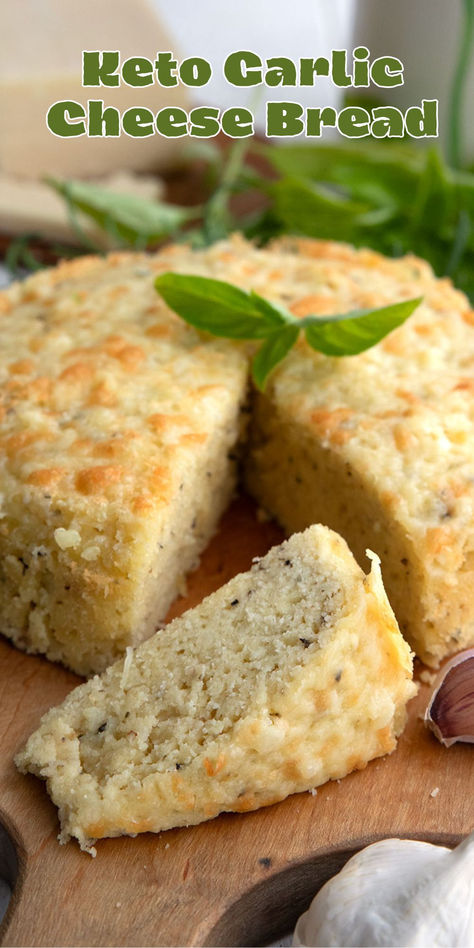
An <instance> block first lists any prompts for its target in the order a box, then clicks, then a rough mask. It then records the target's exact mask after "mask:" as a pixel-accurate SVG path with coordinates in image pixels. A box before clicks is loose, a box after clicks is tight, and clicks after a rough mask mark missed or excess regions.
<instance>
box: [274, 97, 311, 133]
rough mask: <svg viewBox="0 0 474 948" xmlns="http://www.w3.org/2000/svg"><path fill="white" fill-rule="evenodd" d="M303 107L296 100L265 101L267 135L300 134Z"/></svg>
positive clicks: (302, 128)
mask: <svg viewBox="0 0 474 948" xmlns="http://www.w3.org/2000/svg"><path fill="white" fill-rule="evenodd" d="M302 115H304V109H303V106H302V105H299V104H298V102H267V135H268V136H269V137H271V136H275V137H283V136H290V135H301V132H303V131H304V124H303V122H302V120H301V116H302Z"/></svg>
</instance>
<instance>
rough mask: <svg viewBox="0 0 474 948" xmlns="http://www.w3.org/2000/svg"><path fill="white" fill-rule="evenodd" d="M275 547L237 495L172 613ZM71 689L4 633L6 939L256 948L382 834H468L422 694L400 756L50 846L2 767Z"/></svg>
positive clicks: (19, 784) (454, 759) (468, 753)
mask: <svg viewBox="0 0 474 948" xmlns="http://www.w3.org/2000/svg"><path fill="white" fill-rule="evenodd" d="M280 539H281V534H280V532H279V530H278V528H277V527H276V526H275V525H274V524H272V523H265V522H259V521H258V519H257V517H256V512H255V509H254V508H253V506H252V505H251V503H250V502H249V501H248V500H246V499H241V500H240V501H237V502H236V503H235V504H234V505H233V507H232V508H231V509H230V511H228V513H227V514H226V516H225V517H224V520H223V522H222V525H221V529H220V531H219V533H218V535H217V536H216V537H215V539H214V540H213V542H212V543H211V545H210V547H209V549H208V550H207V551H206V553H205V555H204V557H203V559H202V562H201V566H200V568H199V570H198V571H197V572H196V573H194V574H193V575H192V576H191V577H190V580H189V583H188V595H187V596H186V598H184V599H180V600H179V601H178V602H177V603H175V605H174V607H173V608H172V610H171V615H172V616H174V615H177V614H179V613H180V612H182V611H183V610H184V609H185V608H188V607H189V606H190V605H194V604H195V603H197V602H198V601H199V600H200V599H201V598H202V597H203V596H204V595H206V594H207V593H209V592H211V591H212V590H213V589H215V588H217V587H218V586H220V585H222V583H224V582H226V581H227V579H229V578H230V577H231V576H232V575H234V574H235V573H237V572H239V571H241V570H243V569H247V568H248V567H249V566H250V563H251V560H252V557H253V556H256V555H261V554H263V553H265V552H266V550H267V549H268V548H269V547H270V546H271V545H272V544H273V543H276V542H279V540H280ZM78 681H79V679H78V678H77V677H76V676H75V675H73V674H71V673H69V672H67V671H65V670H64V669H63V668H61V667H60V666H59V665H54V664H51V663H49V662H47V661H45V660H44V659H42V658H39V657H35V656H27V655H24V654H22V653H21V652H19V651H17V650H16V649H14V648H12V647H11V645H10V644H9V643H8V642H7V641H6V640H5V639H1V640H0V742H1V743H0V747H1V754H0V788H1V792H0V822H1V823H2V824H3V827H4V828H5V830H6V833H5V832H4V833H2V832H1V831H0V852H1V853H2V854H3V864H2V865H1V867H0V868H1V869H3V871H4V872H5V873H7V875H8V874H9V876H10V878H11V881H12V882H14V883H15V884H14V893H13V897H12V900H11V903H10V907H9V910H8V912H7V916H6V918H5V920H4V924H3V928H2V936H3V940H2V944H3V945H10V946H14V945H23V946H29V945H32V946H33V945H34V946H40V945H48V946H57V945H68V946H69V945H81V946H82V945H94V946H96V945H97V946H102V945H130V946H132V945H143V946H145V945H146V946H148V945H202V946H204V945H261V944H263V943H265V941H268V940H270V939H272V938H275V937H278V936H279V935H281V934H282V933H284V932H285V931H286V930H289V929H290V928H291V927H292V926H293V924H294V922H295V920H296V918H297V916H298V915H299V913H300V912H301V911H303V910H304V909H305V908H306V907H307V905H308V903H309V901H310V899H311V898H312V896H313V895H314V892H315V891H316V890H317V889H318V887H319V886H320V885H321V884H322V882H324V881H325V880H326V879H327V878H329V876H330V875H332V874H333V873H334V872H336V871H337V870H338V869H339V868H340V866H341V865H342V864H343V863H344V862H345V860H346V859H347V858H348V856H349V855H351V854H352V852H354V851H355V850H356V849H359V848H360V847H361V846H363V845H366V844H367V843H369V842H373V841H374V840H376V839H379V838H382V837H385V836H403V837H416V838H419V839H425V840H429V841H432V842H441V843H444V844H445V845H454V843H456V842H457V841H458V840H459V839H460V838H461V836H463V835H464V834H466V833H467V832H468V831H469V830H470V829H472V827H473V826H474V747H473V746H470V745H455V746H454V747H452V748H450V749H449V750H446V749H445V748H443V747H442V746H441V745H440V744H439V743H438V742H437V741H436V740H435V738H434V737H433V736H432V735H431V734H430V733H429V732H428V731H426V729H425V727H424V725H423V723H422V721H421V720H420V713H421V712H422V711H423V710H424V708H425V706H426V703H427V700H428V695H429V692H430V689H429V687H428V686H426V685H422V687H421V689H420V693H419V695H418V697H417V698H416V699H414V700H413V701H412V702H411V706H410V720H409V724H408V727H407V728H406V730H405V733H404V734H403V736H402V737H401V739H400V742H399V747H398V749H397V751H396V752H395V753H394V754H392V755H391V756H390V757H387V758H384V759H380V760H376V761H373V762H372V763H371V764H369V765H368V767H367V768H366V770H364V771H362V772H357V773H354V774H352V775H350V776H349V777H346V778H345V779H344V780H342V781H340V782H339V781H338V782H334V783H330V784H326V785H325V786H323V787H320V788H319V789H318V792H317V794H316V795H315V796H313V795H311V794H310V793H303V794H298V795H296V796H293V797H290V798H289V799H287V800H285V801H284V802H282V803H279V804H277V805H275V806H272V807H268V808H266V809H264V810H259V811H257V812H254V813H249V814H245V815H240V814H235V815H233V814H225V815H222V816H220V817H218V818H217V819H215V820H212V821H211V822H209V823H203V824H201V825H200V826H195V827H191V828H189V829H179V830H170V831H168V832H166V833H161V834H159V835H152V834H146V835H143V836H140V837H137V838H136V839H130V838H121V839H110V840H103V841H100V842H99V843H98V844H97V858H96V859H91V857H90V856H89V855H87V854H85V853H82V852H80V850H79V847H78V846H77V844H76V843H74V842H71V843H68V844H67V845H66V846H59V845H58V842H57V839H56V836H57V833H58V820H57V812H56V808H55V807H54V806H53V804H52V803H51V802H50V800H49V798H48V796H47V794H46V790H45V787H44V784H43V783H42V782H41V781H39V780H37V779H36V778H34V777H30V776H28V777H25V776H22V775H21V774H19V773H18V772H17V771H16V769H15V766H14V764H13V755H14V754H15V753H16V751H17V750H18V749H19V748H20V747H21V746H22V745H23V743H24V741H25V740H26V738H27V737H28V736H29V734H30V733H31V731H32V730H34V729H35V728H36V727H37V725H38V723H39V719H40V716H41V715H42V714H43V713H44V712H45V711H46V710H47V709H48V708H49V707H50V706H51V705H53V704H57V703H58V702H59V701H61V700H62V699H63V698H64V697H65V695H66V694H67V693H68V692H69V691H70V690H71V688H73V687H74V686H75V685H76V684H77V683H78ZM435 788H439V791H438V793H437V794H436V795H435V796H432V795H431V794H432V791H433V790H434V789H435ZM12 844H13V845H12Z"/></svg>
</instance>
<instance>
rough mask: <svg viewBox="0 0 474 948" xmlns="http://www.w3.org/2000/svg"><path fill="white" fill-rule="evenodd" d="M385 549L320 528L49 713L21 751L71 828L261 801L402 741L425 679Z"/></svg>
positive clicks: (152, 823) (190, 814)
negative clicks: (399, 612) (370, 548)
mask: <svg viewBox="0 0 474 948" xmlns="http://www.w3.org/2000/svg"><path fill="white" fill-rule="evenodd" d="M373 559H374V562H373V563H372V571H371V573H370V575H369V576H365V575H364V573H363V572H362V570H361V569H360V567H359V566H358V565H357V564H356V562H355V560H354V559H353V557H352V554H351V553H350V552H349V549H348V547H347V545H346V543H345V542H344V540H342V539H341V538H340V537H338V536H337V534H335V533H333V532H332V531H330V530H329V529H328V528H326V527H322V526H313V527H310V528H309V529H308V530H306V531H305V532H304V533H302V534H296V535H294V536H293V537H291V538H290V539H289V540H287V541H285V542H284V543H283V544H282V545H281V546H278V547H274V548H273V549H272V550H271V551H270V552H269V553H268V554H267V555H266V556H265V557H264V558H263V559H260V560H258V561H256V562H255V563H254V565H253V567H252V569H251V570H250V571H249V572H248V573H243V574H241V575H239V576H236V577H235V578H234V579H232V580H231V581H230V582H229V583H227V584H226V585H225V586H223V587H222V588H221V589H219V590H218V591H217V592H215V593H213V594H212V595H211V596H209V597H208V598H207V599H205V600H204V601H203V602H202V603H201V604H200V605H199V606H197V607H196V608H194V609H191V610H190V611H189V612H187V613H185V614H184V615H183V616H181V617H180V618H178V619H175V620H174V621H173V622H171V623H170V624H169V625H168V626H167V627H166V628H164V629H163V630H162V631H161V632H159V633H157V634H156V635H154V636H153V637H152V638H151V639H149V640H148V641H147V642H145V643H143V645H141V646H140V647H139V648H138V649H136V651H133V650H132V649H130V650H129V651H128V652H127V655H126V657H125V659H122V660H121V661H119V662H117V663H116V664H115V665H113V666H112V667H110V668H109V669H107V671H106V672H104V673H103V675H101V676H100V677H95V678H93V679H91V680H90V681H89V682H87V683H86V684H84V685H81V686H79V687H78V688H76V689H75V690H74V691H73V692H72V693H71V694H70V695H69V696H68V697H67V698H66V700H65V702H64V703H63V704H62V705H61V706H60V707H59V708H53V709H52V710H51V711H49V712H48V713H47V714H46V715H45V716H44V717H43V719H42V722H41V725H40V727H39V729H38V730H37V731H36V732H35V733H34V734H33V735H32V736H31V737H30V739H29V741H28V743H27V745H26V747H25V749H24V750H22V751H21V753H20V754H19V755H18V757H17V764H18V766H19V768H20V769H21V770H22V771H31V772H32V773H35V774H37V775H38V776H40V777H43V778H45V779H46V780H47V785H48V790H49V793H50V795H51V797H52V799H53V801H54V802H55V803H56V805H57V806H58V807H59V815H60V819H61V826H62V833H61V839H62V841H63V842H64V841H66V840H67V839H68V838H69V837H70V836H75V837H77V839H78V840H79V842H80V844H81V846H82V848H84V849H89V850H90V848H91V846H92V844H93V842H94V840H95V839H97V838H101V837H104V836H118V835H121V834H135V833H143V832H147V831H150V830H151V831H153V832H158V831H160V830H164V829H168V828H170V827H174V826H183V825H190V824H195V823H199V822H201V821H203V820H207V819H210V818H212V817H214V816H217V814H218V813H220V812H222V811H237V812H243V811H246V810H253V809H256V808H258V807H261V806H267V805H269V804H272V803H275V802H276V801H278V800H282V799H283V798H284V797H286V796H288V794H290V793H295V792H297V791H301V790H308V789H309V788H312V787H315V786H317V785H318V784H321V783H323V782H324V781H326V780H330V779H336V778H339V777H343V776H344V775H345V774H347V773H349V772H350V771H352V770H354V769H361V768H363V767H365V765H366V764H367V762H368V761H369V760H371V759H372V758H374V757H378V756H381V755H383V754H386V753H389V752H390V751H392V750H393V749H394V747H395V742H396V737H397V735H398V734H399V733H400V732H401V730H402V729H403V726H404V723H405V718H406V711H405V705H406V703H407V701H408V699H409V698H410V697H411V696H412V695H413V694H414V693H415V690H416V689H415V685H414V684H413V681H412V661H411V653H410V649H409V647H408V645H407V644H406V642H405V641H404V640H403V638H402V636H401V635H400V632H399V630H398V627H397V623H396V620H395V617H394V615H393V613H392V610H391V608H390V606H389V603H388V600H387V598H386V596H385V592H384V588H383V585H382V580H381V576H380V570H379V566H378V562H377V560H376V558H375V557H374V558H373Z"/></svg>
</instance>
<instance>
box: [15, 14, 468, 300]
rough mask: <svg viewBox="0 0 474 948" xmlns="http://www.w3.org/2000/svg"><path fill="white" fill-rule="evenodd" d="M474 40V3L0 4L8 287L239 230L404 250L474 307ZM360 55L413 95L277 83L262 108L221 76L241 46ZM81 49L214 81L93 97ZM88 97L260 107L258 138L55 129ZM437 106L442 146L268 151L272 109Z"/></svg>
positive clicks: (123, 104)
mask: <svg viewBox="0 0 474 948" xmlns="http://www.w3.org/2000/svg"><path fill="white" fill-rule="evenodd" d="M473 44H474V0H449V3H448V2H446V0H397V3H396V4H395V3H393V2H392V0H293V2H292V3H291V4H288V2H287V0H273V2H272V3H271V4H269V3H268V0H239V2H238V3H237V2H235V3H232V2H227V3H225V4H223V3H222V2H221V0H200V2H199V3H196V2H195V0H174V2H173V3H169V2H167V0H114V2H113V4H111V3H110V0H82V2H81V3H80V4H79V3H77V2H76V0H2V4H1V7H0V118H1V136H0V254H1V255H2V257H3V260H4V266H3V270H2V271H0V279H3V280H5V279H7V278H9V277H10V275H11V274H12V273H13V274H14V275H16V276H21V275H23V274H24V273H25V272H26V271H28V270H29V269H34V268H35V267H37V266H41V265H44V264H45V263H51V262H54V260H55V259H57V257H58V256H61V255H68V254H69V255H70V254H72V253H73V252H79V251H81V250H82V252H83V251H84V250H85V249H87V250H89V251H90V250H91V249H92V250H99V251H100V250H103V249H104V248H106V247H110V246H122V245H124V244H125V245H132V246H136V247H148V248H151V247H154V246H156V245H157V244H159V243H160V241H161V240H164V239H188V240H191V241H192V242H193V243H195V244H196V245H199V244H200V243H201V244H202V243H209V242H210V241H211V240H215V239H219V238H221V237H225V236H226V234H227V233H229V232H230V231H231V230H232V229H235V228H236V227H238V228H239V229H242V230H243V231H244V232H245V233H246V234H247V235H248V236H250V237H252V238H254V239H257V240H258V241H260V242H263V241H265V240H268V239H270V238H271V237H272V236H274V235H275V234H278V233H280V232H281V231H282V230H287V231H288V230H291V231H293V232H299V233H302V234H307V235H309V236H316V237H325V238H328V237H333V238H334V239H340V240H349V241H350V242H352V243H355V244H361V243H364V244H368V245H370V246H373V247H375V248H376V249H380V250H382V251H383V252H385V253H389V254H400V253H404V252H406V251H408V250H413V251H414V252H416V253H418V254H420V255H422V256H425V257H426V258H427V259H428V260H429V261H430V262H431V263H432V265H433V266H434V268H435V270H436V272H437V273H439V274H447V275H450V276H452V277H453V278H454V279H455V280H456V282H458V283H459V285H460V286H462V287H463V288H465V289H466V290H467V291H468V292H469V293H470V294H471V296H474V277H471V276H470V274H471V273H472V272H474V266H473V264H474V234H473V229H474V228H473V223H472V222H474V184H473V182H474V176H473V175H472V167H473V165H474V123H473V122H472V110H473V104H474V95H473V93H474V61H473V60H474V57H473V56H472V51H473ZM357 45H365V46H367V47H368V48H369V50H370V53H371V58H372V59H373V58H375V57H377V56H380V55H394V56H397V57H398V58H400V59H401V60H402V62H403V63H404V67H405V69H404V85H403V86H401V87H398V88H394V89H388V90H384V89H379V88H369V89H367V90H360V89H348V90H344V89H338V88H336V87H335V86H333V85H332V84H331V82H330V81H329V79H325V78H318V79H317V81H316V84H315V85H314V87H311V88H298V87H296V88H294V89H292V88H287V87H285V88H281V87H280V88H275V89H268V88H265V87H264V88H262V89H260V90H257V97H256V95H255V90H252V89H251V90H248V89H238V88H235V87H233V86H231V85H229V84H228V83H227V82H226V81H225V79H224V76H223V69H222V67H223V62H224V60H225V58H226V56H227V55H228V54H229V53H230V52H232V51H235V50H238V49H249V50H252V51H254V52H256V53H258V54H259V55H260V56H261V57H262V59H263V60H264V59H265V58H266V57H269V56H287V57H289V58H291V59H293V60H298V59H299V58H300V57H303V56H305V57H317V56H326V57H327V56H328V55H329V54H330V50H331V49H334V48H336V49H347V50H348V51H349V54H350V53H351V52H352V49H353V48H354V47H355V46H357ZM84 49H89V50H91V49H118V50H120V51H121V54H122V59H125V58H127V57H128V56H132V55H143V56H146V57H147V58H149V59H151V60H153V59H154V56H155V54H156V52H157V51H158V50H172V51H173V53H174V54H175V56H176V57H177V58H178V59H182V58H185V57H187V56H202V57H204V58H206V59H208V60H209V61H210V62H211V64H212V67H213V76H212V79H211V80H210V82H209V83H208V84H207V85H206V86H205V87H203V88H197V89H188V88H184V87H183V86H178V87H175V88H171V89H170V88H168V89H163V88H160V87H159V86H158V85H157V84H155V83H154V84H153V85H152V86H148V87H145V88H141V89H134V88H130V87H127V86H125V85H124V84H122V85H121V86H120V88H118V89H110V88H107V89H105V88H103V89H84V88H82V86H81V69H82V50H84ZM258 94H259V95H260V98H258ZM88 98H103V99H104V101H105V103H106V104H107V105H114V106H116V107H117V108H119V109H120V111H124V110H125V109H127V108H129V107H130V106H132V105H143V106H147V107H148V108H150V109H152V111H153V112H154V113H156V112H157V111H158V110H159V109H160V108H162V107H163V106H165V105H176V106H181V107H183V108H186V109H190V108H191V107H192V106H193V105H195V104H208V105H215V106H218V107H219V108H221V109H225V108H226V107H228V106H231V105H241V106H247V107H249V108H251V109H252V111H254V112H255V113H256V118H257V120H256V131H257V136H256V140H255V141H253V140H248V139H247V140H245V141H240V142H237V143H235V142H232V141H231V140H229V139H226V138H225V136H222V135H220V136H218V138H217V139H210V140H202V139H201V140H199V141H197V140H196V139H189V138H179V139H176V140H169V139H165V138H162V137H160V136H159V135H153V136H150V137H149V138H145V139H133V138H130V137H128V136H126V135H124V134H122V135H121V136H120V137H119V138H115V139H110V138H94V139H91V138H88V137H86V136H84V137H80V138H73V139H61V138H58V137H55V136H53V135H52V134H51V133H50V132H49V131H48V129H47V127H46V122H45V116H46V113H47V110H48V108H49V106H50V105H51V104H52V103H53V102H55V101H57V100H64V99H73V100H76V101H79V102H82V103H86V102H87V99H88ZM423 98H431V99H432V98H437V99H439V117H440V136H439V140H438V141H433V139H431V140H429V141H425V142H423V141H421V142H420V143H418V142H416V143H414V142H413V140H408V141H403V142H400V141H397V140H392V141H388V140H384V141H382V142H381V141H378V142H375V141H371V140H370V139H362V140H358V141H355V142H354V141H347V140H344V139H343V138H342V136H340V135H338V134H337V132H335V131H334V130H331V129H329V130H325V131H324V133H323V136H322V138H321V139H309V140H308V139H305V138H304V137H300V139H299V140H298V139H294V138H292V139H291V140H289V141H288V140H286V141H284V143H283V144H284V146H285V147H281V146H282V142H281V141H278V140H275V139H272V141H271V143H267V145H266V147H265V142H262V138H263V135H262V133H263V129H264V116H265V105H266V100H270V99H276V100H281V99H285V100H291V99H294V100H295V101H298V102H300V103H301V104H302V105H303V106H305V107H307V106H324V105H329V106H333V107H335V108H342V107H343V106H344V105H357V104H364V103H365V105H366V107H367V108H369V107H370V106H371V105H373V104H390V105H396V106H398V107H399V108H401V109H402V110H405V109H406V108H407V107H409V106H410V105H417V104H420V102H421V100H422V99H423ZM259 139H260V140H259ZM302 149H304V155H301V151H302ZM46 177H48V178H49V179H51V178H53V179H54V181H51V180H49V182H48V183H45V178H46ZM374 185H375V186H374ZM183 208H187V209H190V208H191V209H193V208H194V210H192V211H191V212H189V210H188V211H187V212H186V213H184V212H183V210H182V209H183ZM374 212H375V216H374ZM68 248H69V249H68ZM71 248H77V250H74V251H73V249H71Z"/></svg>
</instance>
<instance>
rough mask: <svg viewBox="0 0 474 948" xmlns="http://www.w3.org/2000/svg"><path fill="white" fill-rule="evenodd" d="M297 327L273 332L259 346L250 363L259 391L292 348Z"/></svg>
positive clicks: (296, 334)
mask: <svg viewBox="0 0 474 948" xmlns="http://www.w3.org/2000/svg"><path fill="white" fill-rule="evenodd" d="M299 331H300V330H299V326H298V325H296V326H287V327H286V328H285V329H280V330H279V331H277V332H273V333H272V334H271V336H268V338H267V339H266V340H265V342H264V343H263V344H262V345H261V346H260V349H259V350H258V352H257V354H256V355H255V356H254V359H253V362H252V378H253V380H254V382H255V384H256V385H257V387H258V388H259V389H261V390H262V391H263V389H264V387H265V382H266V380H267V378H268V376H269V375H270V372H272V371H273V369H274V368H275V366H277V365H278V363H279V362H281V361H282V359H284V358H285V356H286V355H287V354H288V352H289V351H290V349H291V348H292V346H294V344H295V342H296V340H297V338H298V335H299Z"/></svg>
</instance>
